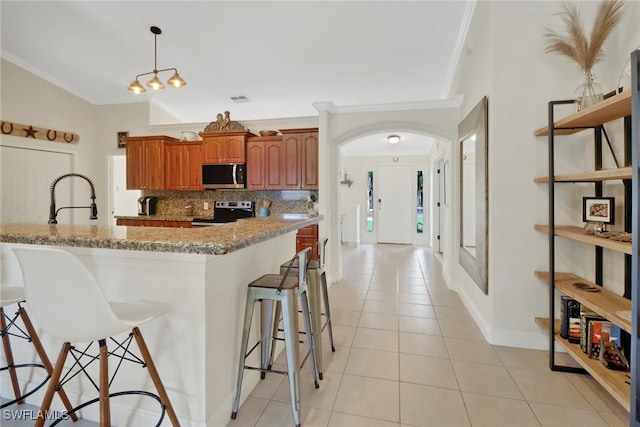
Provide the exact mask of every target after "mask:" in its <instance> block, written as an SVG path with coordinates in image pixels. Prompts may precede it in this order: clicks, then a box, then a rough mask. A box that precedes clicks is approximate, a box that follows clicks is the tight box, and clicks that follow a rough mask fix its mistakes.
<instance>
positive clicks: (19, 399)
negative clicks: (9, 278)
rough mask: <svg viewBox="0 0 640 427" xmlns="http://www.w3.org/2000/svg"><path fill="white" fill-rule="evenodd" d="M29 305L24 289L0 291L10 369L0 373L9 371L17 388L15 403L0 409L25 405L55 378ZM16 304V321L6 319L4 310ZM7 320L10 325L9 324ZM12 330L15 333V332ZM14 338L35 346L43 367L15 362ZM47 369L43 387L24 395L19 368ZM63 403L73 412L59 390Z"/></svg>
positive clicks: (2, 328) (0, 315)
mask: <svg viewBox="0 0 640 427" xmlns="http://www.w3.org/2000/svg"><path fill="white" fill-rule="evenodd" d="M24 301H25V297H24V288H22V287H18V286H2V287H0V334H1V335H2V347H3V348H4V354H5V359H6V361H7V366H4V367H2V368H0V371H6V370H8V371H9V377H10V378H11V387H12V388H13V395H14V396H15V399H13V400H10V401H8V402H5V403H4V404H3V405H2V406H0V408H6V407H7V406H11V405H13V404H14V403H17V404H18V405H20V404H22V403H24V399H25V398H27V397H29V396H31V395H32V394H33V393H35V392H36V391H38V390H39V389H40V388H41V387H42V386H44V385H45V383H46V382H47V381H48V380H49V378H51V374H52V373H53V366H52V365H51V362H50V361H49V357H48V356H47V353H46V352H45V351H44V348H43V347H42V343H41V342H40V338H39V337H38V334H37V332H36V330H35V329H34V327H33V324H32V323H31V319H30V318H29V315H28V314H27V311H26V310H25V309H24V307H23V306H22V304H23V303H24ZM13 304H16V305H17V307H18V309H17V311H16V312H15V313H14V315H13V317H9V316H7V315H6V313H5V311H4V309H5V307H8V306H10V305H13ZM18 317H20V319H21V320H22V323H23V325H24V329H22V328H21V327H20V326H19V325H18V324H17V323H16V321H17V320H18ZM7 320H8V321H9V323H7ZM12 330H15V331H13V332H12ZM10 336H13V337H16V338H21V339H25V340H27V341H30V342H32V343H33V346H34V347H35V350H36V353H38V357H39V358H40V361H41V362H42V364H37V363H21V364H16V363H15V361H14V359H13V351H12V349H11V340H10V339H9V337H10ZM28 367H34V368H44V369H45V370H46V371H47V375H48V376H47V377H46V378H45V379H44V381H43V382H42V383H40V384H39V385H37V386H36V387H34V388H33V389H31V390H29V391H26V392H24V393H23V392H21V391H20V385H19V383H18V375H17V373H16V369H19V368H28ZM56 391H57V392H58V395H59V396H60V399H61V400H62V402H63V404H64V407H65V409H66V410H67V411H70V410H71V409H72V405H71V402H70V401H69V398H68V397H67V394H66V393H65V392H64V389H63V388H62V387H61V388H60V389H59V390H56ZM71 419H73V421H77V419H78V416H77V415H76V414H71Z"/></svg>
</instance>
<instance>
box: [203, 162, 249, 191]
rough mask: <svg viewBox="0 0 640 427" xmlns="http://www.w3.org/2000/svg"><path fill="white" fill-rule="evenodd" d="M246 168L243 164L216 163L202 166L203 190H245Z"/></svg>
mask: <svg viewBox="0 0 640 427" xmlns="http://www.w3.org/2000/svg"><path fill="white" fill-rule="evenodd" d="M246 178H247V166H246V164H245V163H216V164H205V165H202V186H203V187H204V188H209V189H216V188H246V184H245V183H246V181H247V179H246Z"/></svg>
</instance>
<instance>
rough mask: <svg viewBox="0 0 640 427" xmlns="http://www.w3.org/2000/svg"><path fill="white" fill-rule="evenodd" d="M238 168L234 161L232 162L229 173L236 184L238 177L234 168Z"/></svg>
mask: <svg viewBox="0 0 640 427" xmlns="http://www.w3.org/2000/svg"><path fill="white" fill-rule="evenodd" d="M237 168H238V165H237V164H236V163H234V164H233V170H232V171H231V175H232V178H233V185H238V178H237V175H236V169H237Z"/></svg>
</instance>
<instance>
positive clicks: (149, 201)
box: [138, 196, 158, 216]
mask: <svg viewBox="0 0 640 427" xmlns="http://www.w3.org/2000/svg"><path fill="white" fill-rule="evenodd" d="M157 203H158V198H157V197H150V196H148V197H139V198H138V215H146V216H149V215H155V214H156V205H157Z"/></svg>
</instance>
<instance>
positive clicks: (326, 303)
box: [320, 271, 336, 352]
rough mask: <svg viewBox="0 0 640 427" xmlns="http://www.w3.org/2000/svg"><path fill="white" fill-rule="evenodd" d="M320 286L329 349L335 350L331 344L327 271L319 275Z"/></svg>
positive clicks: (331, 329) (331, 327) (331, 332)
mask: <svg viewBox="0 0 640 427" xmlns="http://www.w3.org/2000/svg"><path fill="white" fill-rule="evenodd" d="M320 286H321V287H322V299H323V301H324V313H325V316H326V318H327V331H328V333H329V344H331V351H332V352H335V351H336V347H335V346H334V345H333V326H332V325H331V308H330V307H329V290H328V289H327V273H325V272H324V271H323V272H322V274H321V275H320ZM320 351H322V350H320Z"/></svg>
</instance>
